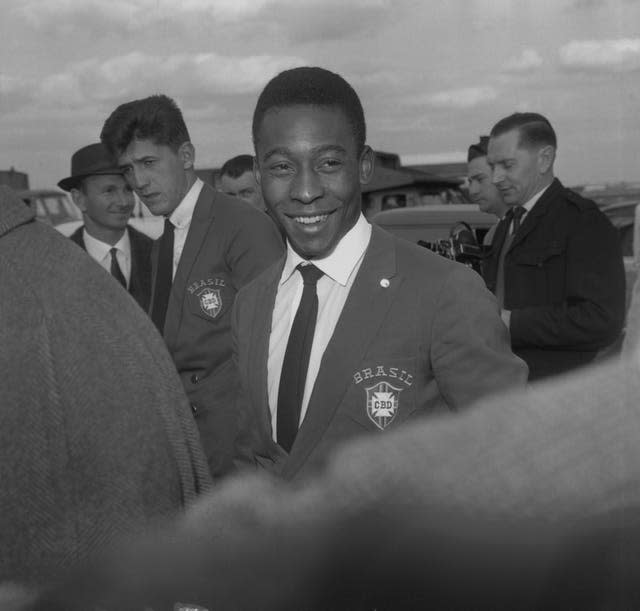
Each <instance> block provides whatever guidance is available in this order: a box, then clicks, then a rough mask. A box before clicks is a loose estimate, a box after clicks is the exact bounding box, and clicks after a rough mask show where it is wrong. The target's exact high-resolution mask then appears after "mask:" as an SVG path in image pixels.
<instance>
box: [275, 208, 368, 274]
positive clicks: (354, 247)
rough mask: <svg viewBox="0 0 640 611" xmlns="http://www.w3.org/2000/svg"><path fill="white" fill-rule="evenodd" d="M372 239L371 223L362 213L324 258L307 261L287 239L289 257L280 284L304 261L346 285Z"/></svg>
mask: <svg viewBox="0 0 640 611" xmlns="http://www.w3.org/2000/svg"><path fill="white" fill-rule="evenodd" d="M370 239H371V225H370V224H369V222H368V221H367V220H366V219H365V218H364V216H363V215H362V214H360V216H359V217H358V220H357V221H356V224H355V225H354V226H353V227H352V228H351V229H349V231H347V233H346V234H345V235H344V236H343V237H342V239H341V240H340V241H339V242H338V245H337V246H336V247H335V248H334V249H333V252H332V253H331V254H330V255H328V256H326V257H324V258H323V259H313V260H312V261H307V260H306V259H303V258H302V257H301V256H300V255H299V254H298V253H297V252H296V251H295V250H293V248H291V244H290V243H289V241H288V240H287V259H286V261H285V263H284V269H283V270H282V276H281V278H280V285H282V284H284V283H285V282H287V280H289V278H291V276H292V275H293V272H294V271H295V269H296V267H297V266H298V265H299V264H300V263H303V262H308V263H313V265H315V266H316V267H317V268H318V269H319V270H321V271H322V272H324V274H325V275H327V276H329V277H330V278H331V279H332V280H334V281H335V282H337V283H339V284H341V285H342V286H346V285H347V282H348V281H349V276H351V274H352V273H353V270H354V268H355V267H356V265H357V263H358V261H360V259H361V258H362V255H363V254H364V251H365V250H367V246H368V245H369V240H370Z"/></svg>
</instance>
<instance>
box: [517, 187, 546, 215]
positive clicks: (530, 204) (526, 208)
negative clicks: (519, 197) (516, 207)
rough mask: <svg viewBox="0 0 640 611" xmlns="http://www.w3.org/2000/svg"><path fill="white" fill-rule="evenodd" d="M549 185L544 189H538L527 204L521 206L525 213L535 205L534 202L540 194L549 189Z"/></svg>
mask: <svg viewBox="0 0 640 611" xmlns="http://www.w3.org/2000/svg"><path fill="white" fill-rule="evenodd" d="M550 186H551V185H547V186H546V187H545V188H544V189H540V191H538V192H537V193H536V194H535V195H534V196H533V197H532V198H531V199H530V200H529V201H528V202H526V203H525V204H522V207H523V208H524V209H525V210H526V211H527V212H531V210H532V209H533V207H534V206H535V205H536V202H537V201H538V200H539V199H540V198H541V197H542V194H543V193H544V192H545V191H546V190H547V189H548V188H549V187H550Z"/></svg>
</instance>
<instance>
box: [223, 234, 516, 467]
mask: <svg viewBox="0 0 640 611" xmlns="http://www.w3.org/2000/svg"><path fill="white" fill-rule="evenodd" d="M283 265H284V259H283V260H281V261H279V262H278V263H277V264H275V265H273V266H272V267H271V268H270V269H268V270H267V271H266V272H265V273H264V274H262V275H261V276H260V277H259V278H257V279H256V280H255V281H254V282H253V283H251V284H250V285H248V286H247V287H246V288H244V289H243V290H242V291H241V292H240V293H239V294H238V298H237V301H236V307H235V313H234V327H233V330H234V338H235V339H234V346H235V353H236V358H237V362H238V370H239V372H240V376H241V379H242V394H241V398H240V403H241V407H240V408H239V410H240V411H241V413H244V414H245V417H244V418H243V420H242V425H241V432H240V434H239V436H238V439H237V443H236V453H237V458H238V460H239V461H243V460H245V459H246V460H248V461H249V462H253V463H258V464H261V465H263V466H267V467H268V468H273V469H274V470H275V471H277V472H278V473H279V474H280V475H282V476H283V477H284V478H286V479H291V478H302V477H306V476H308V474H309V473H310V472H312V471H313V470H316V469H317V468H318V467H319V466H320V465H321V464H322V463H323V462H324V461H325V460H326V459H327V458H328V457H329V456H330V455H331V454H332V453H333V452H334V451H335V448H336V446H337V445H338V444H340V443H343V442H344V441H346V440H348V439H351V438H353V437H356V436H360V435H363V434H373V435H376V436H378V437H380V436H382V437H384V435H386V434H388V432H389V431H390V430H392V429H394V428H396V427H397V426H399V425H402V424H407V423H414V422H415V419H416V418H417V417H420V416H424V415H426V414H434V413H437V412H441V411H446V410H458V409H461V408H464V407H467V406H468V405H470V404H471V403H472V402H473V401H475V400H477V399H478V398H479V397H482V396H486V395H488V394H491V393H494V392H497V391H499V390H502V389H505V388H507V387H509V386H520V387H522V386H523V385H524V384H525V382H526V377H527V368H526V366H525V364H524V362H523V361H521V360H520V359H519V358H516V357H515V356H514V355H513V353H512V352H511V349H510V345H509V334H508V331H507V329H506V327H505V325H504V324H503V323H502V321H501V320H500V317H499V315H498V308H497V304H496V301H495V298H494V297H493V295H491V293H489V291H487V290H486V288H485V287H484V286H483V282H482V279H481V278H480V276H479V275H478V274H476V273H475V272H473V271H471V270H470V269H469V268H467V267H465V266H464V265H461V264H459V263H455V262H453V261H449V260H447V259H445V258H443V257H440V256H438V255H436V254H434V253H432V252H430V251H428V250H427V249H424V248H421V247H419V246H417V245H415V244H411V243H409V242H406V241H404V240H400V239H398V238H396V237H394V236H392V235H390V234H388V233H387V232H385V231H384V230H382V229H380V228H379V227H376V226H373V228H372V235H371V240H370V243H369V246H368V248H367V251H366V253H365V256H364V259H363V262H362V265H361V267H360V269H359V271H358V274H357V276H356V278H355V281H354V283H353V286H352V288H351V291H350V293H349V296H348V297H347V301H346V303H345V306H344V309H343V311H342V314H341V316H340V318H339V320H338V323H337V326H336V328H335V331H334V333H333V336H332V338H331V340H330V342H329V344H328V346H327V349H326V351H325V353H324V355H323V357H322V360H321V364H320V370H319V372H318V376H317V378H316V381H315V385H314V387H313V391H312V394H311V397H310V400H309V405H308V408H307V414H306V417H305V419H304V421H303V422H302V424H301V426H300V429H299V432H298V435H297V437H296V440H295V443H294V444H293V447H292V448H291V452H290V454H288V455H287V454H286V453H285V452H284V450H283V449H282V448H281V447H280V446H279V445H277V444H276V443H275V442H274V441H273V439H272V431H271V417H270V410H269V404H268V398H267V355H268V349H269V335H270V330H271V318H272V312H273V306H274V301H275V296H276V290H277V285H278V282H279V279H280V276H281V273H282V268H283ZM380 398H385V399H386V400H388V401H389V405H388V406H387V407H389V408H390V410H391V411H389V412H386V411H384V410H383V412H379V411H377V410H376V406H377V405H378V404H377V403H376V401H377V400H378V399H380ZM385 409H386V408H385ZM384 414H386V415H384Z"/></svg>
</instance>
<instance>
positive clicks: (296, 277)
mask: <svg viewBox="0 0 640 611" xmlns="http://www.w3.org/2000/svg"><path fill="white" fill-rule="evenodd" d="M370 239H371V225H370V224H369V223H368V222H367V220H366V219H365V218H364V216H363V215H362V214H361V215H360V218H359V219H358V221H357V222H356V224H355V225H354V226H353V227H352V228H351V229H350V230H349V231H348V232H347V234H346V235H345V236H344V237H343V238H342V240H340V242H339V243H338V245H337V246H336V248H335V249H334V251H333V252H332V253H331V254H330V255H329V256H328V257H325V258H324V259H313V260H312V261H310V263H313V265H315V266H316V267H317V268H318V269H320V270H322V271H323V272H324V276H322V277H321V278H320V279H319V280H318V285H317V294H318V318H317V321H316V328H315V333H314V336H313V345H312V347H311V355H310V357H309V368H308V369H307V377H306V381H305V386H304V396H303V399H302V406H301V409H300V423H302V421H303V420H304V417H305V415H306V413H307V406H308V404H309V398H310V396H311V391H312V390H313V385H314V384H315V381H316V377H317V376H318V370H319V369H320V361H321V360H322V356H323V354H324V351H325V350H326V348H327V345H328V343H329V340H330V339H331V336H332V335H333V331H334V329H335V327H336V324H337V322H338V319H339V318H340V314H341V313H342V309H343V307H344V304H345V302H346V300H347V297H348V296H349V291H350V290H351V286H352V285H353V281H354V279H355V277H356V275H357V273H358V270H359V269H360V265H361V264H362V259H363V258H364V253H365V251H366V250H367V246H368V245H369V240H370ZM303 261H305V259H303V258H302V257H301V256H300V255H299V254H298V253H296V252H295V251H294V250H293V249H292V248H291V245H290V244H289V243H288V242H287V258H286V261H285V264H284V269H283V270H282V276H281V277H280V282H279V283H278V292H277V294H276V300H275V304H274V308H273V316H272V319H271V334H270V336H269V357H268V361H267V379H268V393H269V408H270V410H271V426H272V431H273V439H274V441H275V440H276V431H277V426H276V419H277V409H278V391H279V388H280V373H281V371H282V362H283V361H284V353H285V351H286V349H287V342H288V341H289V333H290V332H291V327H292V325H293V319H294V318H295V315H296V311H297V310H298V305H299V304H300V299H301V298H302V289H303V283H302V276H301V275H300V273H299V272H297V271H296V267H297V266H298V264H299V263H301V262H303Z"/></svg>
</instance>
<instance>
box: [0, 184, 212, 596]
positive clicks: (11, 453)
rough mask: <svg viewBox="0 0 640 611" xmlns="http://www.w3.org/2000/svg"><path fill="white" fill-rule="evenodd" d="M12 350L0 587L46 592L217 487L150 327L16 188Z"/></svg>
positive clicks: (7, 209) (3, 268) (4, 273)
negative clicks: (64, 575) (55, 579)
mask: <svg viewBox="0 0 640 611" xmlns="http://www.w3.org/2000/svg"><path fill="white" fill-rule="evenodd" d="M0 338H1V341H0V371H1V372H2V375H0V413H1V414H2V426H1V427H0V482H1V485H0V550H1V552H0V583H2V582H3V581H13V582H17V583H23V584H26V585H38V584H42V583H45V582H46V581H47V580H48V579H50V578H51V577H52V575H54V574H57V572H58V571H60V569H61V568H64V567H67V566H69V565H71V564H75V563H78V562H81V561H83V560H84V559H86V558H87V557H88V556H89V555H90V554H91V553H93V552H95V551H97V550H99V549H101V548H102V547H103V546H105V545H106V544H108V543H110V542H112V541H113V540H114V539H115V538H116V537H118V536H120V535H123V534H124V533H129V532H130V531H132V530H136V529H139V528H141V527H143V526H145V525H149V524H151V523H153V522H154V521H155V520H157V519H158V518H160V517H167V516H172V515H175V514H176V513H177V512H179V511H180V510H181V509H182V508H183V507H184V506H185V504H187V503H189V502H191V501H193V499H194V498H195V497H196V495H197V494H198V493H199V492H201V491H203V490H204V489H207V488H208V487H209V485H210V479H209V476H208V472H207V469H206V463H205V460H204V454H203V451H202V448H201V446H200V444H199V439H198V433H197V430H196V428H195V426H194V424H193V419H192V418H191V414H190V412H189V407H188V403H187V399H186V397H185V395H184V391H183V390H182V387H181V384H180V380H179V378H178V376H177V375H176V372H175V368H174V366H173V363H172V362H171V358H170V357H169V354H168V353H167V350H166V347H165V346H164V343H163V342H162V339H161V337H160V335H159V334H158V333H157V331H156V329H155V327H154V326H153V324H152V323H151V321H150V320H149V319H148V317H147V315H146V314H145V313H144V312H143V311H142V310H141V309H140V308H139V307H138V306H137V305H136V304H135V303H134V302H133V300H132V299H130V298H129V297H128V296H127V295H126V294H125V293H124V292H123V291H122V288H121V287H120V286H119V284H118V283H117V281H116V280H115V279H114V278H112V277H111V275H110V274H109V273H108V272H105V270H103V269H101V268H100V267H99V266H97V265H95V263H94V262H93V261H91V260H90V259H89V258H88V257H87V256H86V255H85V254H83V253H82V252H80V250H78V248H77V247H76V246H75V245H74V244H72V243H71V242H70V241H69V240H68V239H67V238H65V237H63V236H62V235H61V234H59V233H58V232H57V231H55V230H54V229H52V228H50V227H48V226H46V225H45V224H43V223H40V222H38V221H36V220H34V214H33V212H32V211H30V210H29V209H28V208H27V207H26V206H25V205H24V203H23V202H22V201H21V200H20V199H19V198H18V197H17V196H16V195H15V194H14V193H13V192H12V191H10V190H9V189H8V188H5V187H0Z"/></svg>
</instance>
